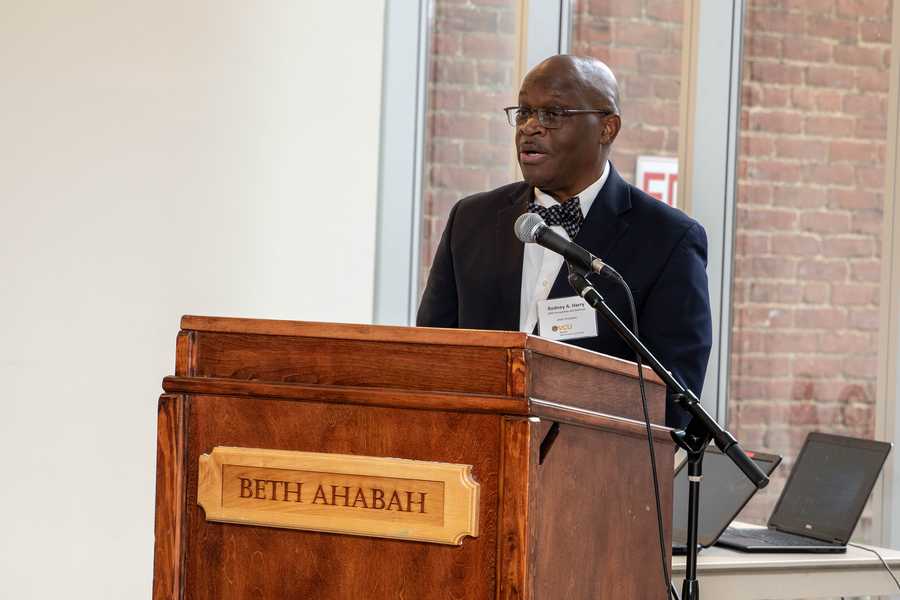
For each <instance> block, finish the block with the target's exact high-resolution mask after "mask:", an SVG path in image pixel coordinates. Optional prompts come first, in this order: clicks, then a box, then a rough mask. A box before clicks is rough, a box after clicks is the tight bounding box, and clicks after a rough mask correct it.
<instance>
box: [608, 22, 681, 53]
mask: <svg viewBox="0 0 900 600" xmlns="http://www.w3.org/2000/svg"><path fill="white" fill-rule="evenodd" d="M612 33H613V43H614V44H617V45H618V44H621V45H622V46H634V47H637V48H668V47H669V39H668V38H667V37H666V36H665V35H664V33H665V30H664V29H663V28H661V27H660V26H659V25H657V24H651V23H645V22H641V21H614V22H613V28H612Z"/></svg>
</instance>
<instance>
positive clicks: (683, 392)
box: [569, 263, 769, 600]
mask: <svg viewBox="0 0 900 600" xmlns="http://www.w3.org/2000/svg"><path fill="white" fill-rule="evenodd" d="M586 274H587V273H586V271H584V270H583V269H579V268H577V267H575V266H574V265H572V264H571V263H570V264H569V284H570V285H571V286H572V287H573V288H574V289H575V291H576V292H578V295H579V296H581V297H582V298H584V299H585V301H587V303H588V304H589V305H590V306H591V307H592V308H593V309H594V310H596V311H597V312H599V313H600V314H601V315H602V316H603V318H604V319H606V321H607V322H608V323H609V324H610V326H611V327H612V328H613V329H614V330H615V332H616V333H617V334H618V335H619V337H620V338H622V340H623V341H624V342H625V343H626V344H628V346H629V347H630V348H631V349H632V350H634V352H635V353H636V354H637V355H638V356H640V357H641V360H642V361H643V362H644V363H646V364H647V365H648V366H649V367H650V368H651V369H653V372H654V373H656V374H657V375H659V378H660V379H662V380H663V382H664V383H665V384H666V386H667V388H668V389H669V390H671V391H672V392H673V394H674V397H675V399H676V400H677V401H678V404H679V405H680V406H681V407H682V408H683V409H685V410H686V411H687V412H688V413H689V414H690V415H691V417H692V418H691V422H690V424H689V425H688V427H687V429H686V430H684V431H673V432H672V438H673V439H674V440H675V443H676V444H678V445H679V446H680V447H682V448H684V449H685V451H687V453H688V480H689V493H690V496H689V501H688V511H689V515H688V540H687V568H686V572H685V580H684V584H683V586H682V588H681V600H700V586H699V583H698V582H697V550H698V547H697V525H698V517H699V508H700V506H699V505H700V481H701V479H702V473H703V468H702V467H703V452H704V451H705V450H706V446H708V445H709V443H710V442H711V441H712V442H714V443H715V444H716V446H718V448H719V450H721V451H722V453H723V454H725V455H726V456H728V458H730V459H731V460H732V462H734V464H736V465H737V466H738V468H739V469H740V470H741V471H742V472H743V473H744V475H746V476H747V479H749V480H750V481H751V482H752V483H753V485H755V486H756V487H757V488H758V489H762V488H764V487H765V486H766V485H768V483H769V478H768V477H767V476H766V474H765V473H763V471H762V470H761V469H760V468H759V467H758V466H757V465H756V463H755V462H753V460H752V459H751V458H750V457H749V456H747V454H746V453H745V452H744V450H743V449H742V448H741V447H740V445H739V444H738V442H737V440H736V439H734V436H733V435H731V434H730V433H728V432H727V431H725V430H724V429H722V427H721V425H719V424H718V423H717V422H716V420H715V419H713V418H712V417H711V416H710V415H709V413H708V412H706V409H704V408H703V406H702V405H701V404H700V401H699V400H698V399H697V396H696V395H695V394H694V393H693V392H692V391H690V390H689V389H687V388H685V387H684V386H683V385H681V384H680V383H679V382H678V381H677V380H676V379H675V378H674V377H672V374H671V373H670V372H669V371H667V370H666V369H665V367H663V366H662V364H661V363H660V362H659V361H658V360H657V359H656V357H655V356H653V354H651V353H650V351H649V350H648V349H647V347H646V346H644V344H643V343H642V342H641V340H640V339H638V337H637V336H636V335H634V333H633V332H632V331H631V330H630V329H629V328H628V327H627V326H626V325H625V324H624V323H623V322H622V320H621V319H620V318H619V317H618V316H617V315H616V313H615V312H613V310H612V309H611V308H610V307H609V306H608V305H607V304H606V301H605V300H604V299H603V296H601V295H600V294H599V293H598V292H597V290H595V289H594V287H593V286H592V285H591V284H590V282H589V281H588V280H587V278H586ZM615 275H618V274H615ZM666 583H667V584H668V582H666Z"/></svg>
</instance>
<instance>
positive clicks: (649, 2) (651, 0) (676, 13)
mask: <svg viewBox="0 0 900 600" xmlns="http://www.w3.org/2000/svg"><path fill="white" fill-rule="evenodd" d="M644 4H645V9H644V10H645V15H646V16H647V17H648V18H650V19H657V20H660V21H665V22H666V23H681V22H682V21H684V7H683V2H682V0H645V3H644Z"/></svg>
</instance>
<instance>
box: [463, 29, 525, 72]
mask: <svg viewBox="0 0 900 600" xmlns="http://www.w3.org/2000/svg"><path fill="white" fill-rule="evenodd" d="M462 48H463V54H464V55H465V56H466V58H484V59H488V60H491V61H497V60H504V59H508V60H513V59H514V58H515V53H516V50H517V48H516V40H515V39H514V38H512V37H507V36H501V35H497V34H496V33H467V34H465V35H464V36H462ZM510 66H511V65H510Z"/></svg>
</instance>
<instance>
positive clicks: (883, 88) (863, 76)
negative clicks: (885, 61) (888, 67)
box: [856, 69, 889, 94]
mask: <svg viewBox="0 0 900 600" xmlns="http://www.w3.org/2000/svg"><path fill="white" fill-rule="evenodd" d="M888 83H889V79H888V76H887V73H886V72H885V71H883V70H881V69H858V70H857V75H856V85H857V86H858V87H859V90H860V91H862V92H883V93H885V94H886V93H887V91H888Z"/></svg>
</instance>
